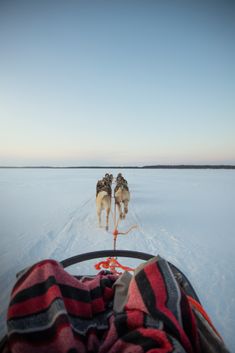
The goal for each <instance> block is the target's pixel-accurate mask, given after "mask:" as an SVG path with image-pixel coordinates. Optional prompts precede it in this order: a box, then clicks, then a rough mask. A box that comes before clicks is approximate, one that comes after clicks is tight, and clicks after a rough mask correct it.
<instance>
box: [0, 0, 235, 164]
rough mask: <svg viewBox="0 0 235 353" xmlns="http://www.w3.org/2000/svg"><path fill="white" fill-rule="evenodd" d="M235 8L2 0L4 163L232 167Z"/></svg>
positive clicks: (145, 0) (177, 1)
mask: <svg viewBox="0 0 235 353" xmlns="http://www.w3.org/2000/svg"><path fill="white" fill-rule="evenodd" d="M234 18H235V1H228V0H221V1H217V0H214V1H209V0H208V1H207V0H204V1H184V0H172V1H168V0H164V1H160V0H159V1H158V0H151V1H150V0H142V1H139V0H132V1H130V0H116V1H115V0H106V1H103V0H102V1H101V0H94V1H92V0H83V1H80V0H69V1H67V0H64V1H60V0H57V1H55V0H54V1H51V0H47V1H46V0H40V1H34V0H15V1H13V0H0V165H4V166H14V165H17V166H23V165H27V166H33V165H58V166H69V165H84V166H86V165H98V166H99V165H123V166H125V165H139V166H141V165H146V164H178V163H186V164H187V163H188V164H191V163H195V164H196V163H198V164H199V163H202V164H203V163H205V164H206V163H210V164H221V163H223V164H235V41H234V38H235V21H234Z"/></svg>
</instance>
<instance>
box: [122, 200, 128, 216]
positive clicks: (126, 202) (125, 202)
mask: <svg viewBox="0 0 235 353" xmlns="http://www.w3.org/2000/svg"><path fill="white" fill-rule="evenodd" d="M123 203H124V212H125V215H127V213H128V200H125V201H123Z"/></svg>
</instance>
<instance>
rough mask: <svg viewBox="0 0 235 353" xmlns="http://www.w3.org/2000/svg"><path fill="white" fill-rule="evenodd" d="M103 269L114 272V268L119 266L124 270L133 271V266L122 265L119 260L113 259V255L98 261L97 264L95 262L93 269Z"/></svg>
mask: <svg viewBox="0 0 235 353" xmlns="http://www.w3.org/2000/svg"><path fill="white" fill-rule="evenodd" d="M102 268H103V269H106V270H107V269H109V270H110V271H112V272H116V273H119V272H117V271H116V268H120V269H122V270H124V271H134V270H135V269H134V268H131V267H129V266H124V265H122V264H120V262H118V261H117V259H115V258H114V257H108V258H107V259H106V260H104V261H100V262H98V263H97V264H95V269H96V270H102Z"/></svg>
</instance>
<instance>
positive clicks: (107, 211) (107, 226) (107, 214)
mask: <svg viewBox="0 0 235 353" xmlns="http://www.w3.org/2000/svg"><path fill="white" fill-rule="evenodd" d="M109 213H110V207H108V208H107V209H106V227H105V229H106V230H107V231H108V230H109Z"/></svg>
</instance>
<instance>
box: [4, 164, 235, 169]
mask: <svg viewBox="0 0 235 353" xmlns="http://www.w3.org/2000/svg"><path fill="white" fill-rule="evenodd" d="M0 169H235V165H233V164H152V165H143V166H117V165H116V166H115V165H114V166H105V165H104V166H93V165H91V166H50V165H49V166H47V165H45V166H43V165H41V166H40V165H39V166H37V165H36V166H0Z"/></svg>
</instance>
